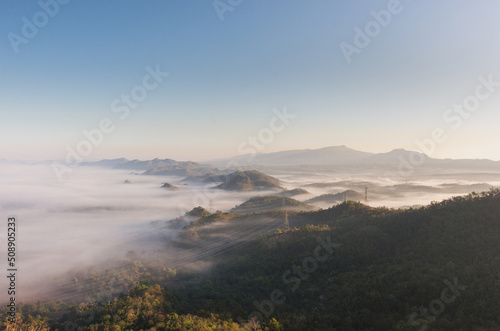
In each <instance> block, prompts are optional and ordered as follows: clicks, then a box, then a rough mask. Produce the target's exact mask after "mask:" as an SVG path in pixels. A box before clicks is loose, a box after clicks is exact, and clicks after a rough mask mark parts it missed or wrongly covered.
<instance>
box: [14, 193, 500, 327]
mask: <svg viewBox="0 0 500 331" xmlns="http://www.w3.org/2000/svg"><path fill="white" fill-rule="evenodd" d="M278 215H279V213H278ZM257 216H258V214H256V215H255V217H257ZM235 219H237V218H235ZM232 221H233V220H231V219H229V220H228V219H225V220H224V222H232ZM289 224H290V228H288V229H286V228H281V229H278V230H277V231H275V232H272V233H267V234H265V235H262V236H260V237H258V238H257V239H255V240H252V241H251V242H247V243H245V244H242V245H239V246H235V247H234V248H232V249H231V250H228V251H226V252H224V253H223V254H220V255H218V256H217V258H214V259H212V262H213V266H212V268H211V269H210V270H209V271H208V272H203V273H194V272H187V271H182V270H179V271H177V272H174V271H173V270H170V271H169V272H168V273H165V275H164V276H163V277H164V278H163V279H162V278H161V277H160V276H157V273H159V272H160V271H159V270H158V268H149V267H148V263H147V261H141V258H140V257H133V258H131V261H130V262H129V263H135V264H137V265H140V268H139V269H136V272H137V273H138V274H139V276H138V277H139V279H140V281H139V283H140V285H138V286H137V287H136V288H135V289H133V290H131V291H129V293H128V294H127V295H122V296H121V297H119V298H117V299H114V300H111V301H110V302H101V303H100V304H99V303H94V304H87V303H85V304H82V305H80V308H79V314H77V313H67V314H66V315H63V314H58V313H57V310H58V309H60V306H57V305H54V304H49V303H39V304H38V305H26V306H24V308H23V309H24V315H25V316H26V315H27V314H32V315H36V314H40V313H41V314H42V315H45V316H47V317H50V320H49V321H46V322H44V323H45V324H46V325H50V326H52V328H53V329H64V325H67V323H69V322H71V323H76V324H75V325H79V326H80V328H81V329H82V330H129V329H130V330H140V329H143V330H163V329H165V328H166V329H169V330H214V329H216V326H219V329H218V330H238V329H245V330H265V329H266V328H267V330H384V331H385V330H424V329H425V327H424V326H426V327H427V329H428V330H498V329H500V313H499V312H500V245H499V238H500V192H499V191H498V190H491V191H489V192H485V193H482V194H470V195H468V196H464V197H455V198H452V199H449V200H445V201H443V202H440V203H432V204H431V205H429V206H427V207H423V208H420V209H409V210H392V209H387V208H371V207H368V206H365V205H363V204H360V203H356V202H350V201H348V202H346V203H342V204H340V205H338V206H335V207H332V208H330V209H326V210H321V211H315V212H304V213H293V214H290V219H289ZM137 270H138V271H137ZM155 277H156V278H155ZM156 283H160V284H161V285H162V287H160V286H154V285H155V284H156ZM44 305H45V306H44ZM47 307H49V308H50V309H49V308H47ZM58 307H59V308H58ZM50 310H52V312H51V311H50ZM82 311H83V313H82ZM85 312H87V314H84V313H85ZM91 313H92V314H91ZM252 313H253V314H252ZM61 316H62V317H63V320H61ZM89 316H92V318H89ZM252 316H257V317H259V318H262V322H259V321H258V320H253V321H251V322H250V323H247V320H248V319H249V317H252ZM41 318H43V317H41ZM25 319H26V318H25ZM38 323H41V322H40V319H38Z"/></svg>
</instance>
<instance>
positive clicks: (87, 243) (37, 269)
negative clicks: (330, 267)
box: [0, 164, 500, 300]
mask: <svg viewBox="0 0 500 331" xmlns="http://www.w3.org/2000/svg"><path fill="white" fill-rule="evenodd" d="M0 173H1V174H2V176H1V178H0V211H1V213H0V215H2V217H3V218H4V222H3V224H5V225H4V226H3V230H2V231H1V233H0V239H1V242H2V244H1V246H2V247H3V249H5V247H6V245H5V240H6V233H7V231H6V219H7V217H9V216H15V217H16V218H17V244H18V253H17V254H18V255H17V258H18V261H17V262H18V265H17V266H18V269H19V271H18V275H19V277H18V284H19V285H18V286H19V288H20V291H19V292H18V298H19V299H20V300H33V299H36V298H39V297H44V295H46V293H50V291H51V287H52V285H53V284H54V283H55V282H56V279H60V277H64V275H66V274H67V273H68V271H70V270H78V269H80V268H85V267H90V266H95V265H105V266H106V265H107V266H110V265H111V264H110V261H118V260H123V259H124V258H125V256H126V254H127V252H129V251H131V250H133V251H136V252H138V253H141V254H144V255H145V256H147V255H148V254H149V253H153V252H156V253H158V252H161V254H164V255H165V256H170V257H171V261H172V263H174V262H175V263H174V265H172V267H174V268H175V267H178V266H179V265H183V266H187V265H189V266H190V267H193V266H194V265H197V266H198V267H200V269H204V268H205V269H206V268H209V267H210V262H209V258H210V257H211V255H212V254H217V253H219V252H220V251H221V250H224V249H230V248H231V247H234V245H237V244H238V243H240V242H243V241H246V240H250V239H254V238H257V237H258V236H259V235H261V233H262V232H263V231H270V230H272V229H274V228H276V227H277V226H279V222H280V220H274V219H268V218H262V219H253V220H252V222H249V223H248V224H246V223H244V222H243V223H241V224H235V225H231V226H233V227H232V228H231V227H226V230H227V231H226V230H225V231H226V232H221V233H216V231H212V232H210V231H208V230H209V229H211V228H212V229H215V228H217V227H218V226H220V224H217V223H215V224H212V225H209V226H204V227H203V228H201V229H200V231H205V233H207V234H208V235H209V236H212V237H214V236H215V237H216V240H214V241H213V242H211V243H207V246H206V247H200V248H198V249H186V250H182V249H180V248H175V249H174V248H169V249H168V250H167V249H166V247H167V244H168V242H169V240H170V239H173V238H176V237H177V236H178V234H179V231H181V229H182V226H183V225H185V224H187V223H184V224H179V225H178V226H177V227H175V226H172V224H171V223H168V222H166V221H169V220H173V219H175V218H177V217H179V216H182V215H184V213H185V212H187V211H189V210H191V209H192V208H194V207H196V206H199V205H201V206H203V207H204V208H206V209H211V210H212V211H215V210H221V211H228V210H230V209H231V208H233V207H235V206H236V205H238V204H241V203H242V202H244V201H246V200H248V199H249V198H251V197H253V196H256V195H266V194H273V193H275V192H242V193H238V192H226V191H223V190H214V189H211V186H214V185H213V184H211V185H201V184H193V183H188V184H185V183H182V182H181V179H182V178H181V177H165V176H162V177H156V176H143V175H140V174H137V173H133V172H131V171H130V170H114V169H108V168H101V167H84V166H81V167H78V168H76V169H75V170H74V172H73V173H71V174H70V175H69V176H67V178H66V180H65V181H64V182H62V183H61V182H59V181H58V180H57V178H56V176H55V175H54V173H53V172H52V169H51V168H50V166H49V165H22V164H0ZM267 174H269V175H271V176H276V177H277V178H279V179H280V180H281V181H282V184H283V186H284V187H286V188H287V189H294V188H304V189H306V190H307V191H308V192H310V193H309V194H304V195H300V196H296V197H294V198H295V199H297V200H300V201H305V200H307V199H310V198H313V197H316V196H319V195H322V194H327V193H339V192H343V191H345V190H348V189H352V190H355V191H357V192H359V193H362V194H364V188H365V187H368V201H366V203H367V204H369V205H371V206H387V207H409V206H415V205H426V204H428V203H430V202H431V201H441V200H443V199H445V198H448V197H451V196H453V195H461V194H467V193H469V192H472V191H473V190H475V191H480V190H487V189H488V188H489V187H491V186H498V185H499V184H500V182H498V181H492V179H493V178H499V177H498V176H493V175H492V174H491V173H488V174H484V175H483V176H482V175H481V174H477V173H475V174H472V175H470V176H468V175H464V174H462V175H460V176H459V175H456V176H455V178H450V176H448V175H443V176H442V177H436V176H428V177H422V178H411V180H408V179H399V180H398V179H394V178H390V177H387V176H378V177H377V176H369V175H366V174H360V175H353V174H350V173H335V174H330V173H311V174H309V173H305V172H303V171H302V172H288V173H285V172H283V171H271V170H270V171H268V172H267ZM125 181H129V182H130V183H125ZM165 182H168V183H170V184H173V185H175V186H176V187H177V188H178V189H177V190H166V189H163V188H161V185H162V183H165ZM362 202H365V201H364V200H362ZM331 205H332V204H328V203H319V204H316V206H318V207H321V208H328V207H331ZM256 225H258V226H260V227H261V230H258V231H256ZM215 237H214V238H215ZM5 253H6V252H5ZM0 286H1V287H2V288H7V287H6V286H7V282H6V280H5V279H4V278H2V280H1V282H0Z"/></svg>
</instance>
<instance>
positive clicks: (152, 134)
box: [0, 0, 500, 160]
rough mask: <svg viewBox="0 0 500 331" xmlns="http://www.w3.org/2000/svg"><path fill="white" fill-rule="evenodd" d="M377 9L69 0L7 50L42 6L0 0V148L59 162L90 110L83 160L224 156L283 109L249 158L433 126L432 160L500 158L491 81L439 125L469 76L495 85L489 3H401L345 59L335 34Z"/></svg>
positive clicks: (390, 145) (496, 55) (403, 136)
mask: <svg viewBox="0 0 500 331" xmlns="http://www.w3.org/2000/svg"><path fill="white" fill-rule="evenodd" d="M53 1H56V0H51V1H49V0H42V1H41V3H51V2H53ZM65 1H67V0H65ZM61 2H62V1H61ZM236 2H237V1H233V2H232V3H233V4H234V3H236ZM221 3H226V4H228V3H231V2H229V1H228V0H221ZM390 3H392V5H393V6H395V4H396V2H394V0H391V1H357V2H350V1H326V0H310V1H297V0H290V1H284V0H280V1H263V0H260V1H250V0H243V1H241V3H240V4H238V5H236V6H234V7H233V8H232V11H226V12H224V14H223V18H224V20H221V19H220V17H219V15H218V13H217V11H216V9H215V7H214V5H213V2H212V1H210V0H203V1H201V0H199V1H195V0H192V1H181V0H176V1H174V0H172V1H130V0H122V1H106V2H104V1H95V0H93V1H82V0H71V1H69V2H67V3H66V4H59V9H58V12H57V13H55V14H54V15H53V17H49V16H48V15H46V17H47V18H48V19H47V22H46V23H45V22H42V21H40V22H41V23H39V24H40V27H38V32H37V34H36V35H35V36H33V37H30V38H26V41H27V43H23V44H19V45H17V48H18V51H17V52H16V51H15V48H16V47H13V44H12V42H11V40H10V39H12V35H13V34H15V35H17V36H19V37H22V38H24V35H23V25H25V21H23V17H25V18H26V19H27V20H28V21H29V22H30V23H33V22H34V19H36V17H38V19H43V14H41V16H40V14H38V16H37V13H39V12H40V11H41V10H43V9H42V7H41V5H40V3H39V2H37V1H27V0H18V1H6V0H1V1H0V5H1V6H2V10H1V11H0V36H1V38H0V59H1V61H0V75H1V77H2V79H1V80H0V107H1V108H0V109H1V113H0V114H1V122H0V123H2V129H1V130H0V139H1V141H2V144H0V158H7V159H62V158H64V157H65V155H66V153H67V150H66V148H67V147H68V146H69V147H70V148H73V149H75V148H76V147H77V145H78V143H79V142H81V141H82V140H85V139H86V138H85V136H84V135H83V134H82V131H83V130H87V131H89V130H93V129H95V128H98V127H99V122H100V121H101V120H102V119H103V118H110V119H111V120H112V121H113V124H114V126H115V130H114V131H113V132H112V133H108V134H103V140H102V143H99V144H97V145H95V146H93V149H92V152H91V153H90V154H89V155H86V156H85V159H89V160H90V159H100V158H111V157H122V156H123V157H127V158H142V159H146V158H154V157H160V158H163V157H170V158H174V159H179V160H187V159H190V160H206V159H213V158H218V157H224V156H233V155H235V154H237V153H238V151H237V150H238V146H239V145H240V144H241V142H242V141H245V140H246V139H247V138H248V137H249V136H257V135H258V133H259V132H260V131H261V130H262V129H265V128H268V126H269V121H270V120H271V119H272V118H273V116H275V115H274V113H273V109H279V110H281V109H283V108H284V107H286V109H287V111H288V112H289V113H292V114H294V115H296V118H294V119H293V120H291V121H290V124H289V125H288V126H287V127H286V129H285V130H283V131H282V132H277V133H276V134H274V139H272V141H270V142H268V143H266V144H264V147H263V148H262V151H263V152H271V151H278V150H284V149H295V148H320V147H325V146H332V145H347V146H349V147H351V148H354V149H359V150H364V151H370V152H386V151H389V150H391V149H394V148H406V149H411V150H418V149H419V147H418V145H417V144H416V143H415V141H416V140H420V141H421V140H424V139H429V138H430V137H431V132H432V131H433V130H434V129H436V128H441V129H443V130H444V131H445V132H446V134H447V137H448V139H447V140H446V141H445V142H442V143H436V148H435V151H434V153H433V155H431V156H433V157H452V158H491V159H496V160H500V149H498V148H497V147H498V142H500V130H498V128H497V127H498V123H500V112H499V111H498V110H499V105H500V87H497V89H498V91H493V92H491V93H490V94H491V95H489V96H488V98H486V99H485V100H481V101H480V104H479V105H478V107H477V109H476V110H475V111H474V112H471V113H470V116H468V117H467V118H463V121H461V123H460V125H459V127H458V128H454V127H453V125H451V123H450V121H448V122H446V121H445V120H444V119H443V114H444V113H445V112H446V110H447V109H448V108H450V107H452V106H453V105H454V104H457V103H462V102H463V101H464V99H465V98H467V97H468V96H471V95H474V93H475V90H476V88H477V86H478V84H480V81H479V79H478V78H479V77H481V76H482V77H484V78H487V77H490V79H491V80H492V81H494V82H497V81H499V82H500V65H499V64H500V63H499V59H500V43H499V42H498V36H499V35H500V21H499V20H498V13H499V12H500V3H499V2H498V1H495V0H484V1H476V2H472V1H463V0H459V1H457V0H445V1H440V2H439V5H437V4H436V2H432V1H430V0H428V1H426V0H420V1H409V0H402V1H400V3H399V5H398V6H397V8H398V13H393V14H391V20H390V22H389V23H388V24H386V26H385V27H384V26H381V25H380V24H379V27H380V31H378V32H377V33H375V35H374V36H373V37H371V38H370V39H371V41H370V43H369V45H368V46H366V47H364V48H359V53H358V54H352V56H351V61H350V63H348V62H347V61H346V58H345V56H344V54H343V52H342V49H341V47H340V45H341V43H343V42H344V43H347V44H350V45H354V46H355V43H354V40H353V38H354V37H355V30H354V29H355V28H356V27H358V28H360V29H361V30H362V31H365V32H366V27H367V24H368V26H369V23H370V22H371V21H374V17H373V15H372V14H371V12H372V11H375V12H380V11H381V10H388V6H390V5H389V4H390ZM229 6H230V5H229ZM34 16H35V17H34ZM9 36H10V37H9ZM9 38H10V39H9ZM157 66H159V68H161V70H162V71H164V72H168V73H169V76H168V77H166V78H165V79H164V80H163V81H162V82H161V83H160V84H159V85H158V87H157V88H155V89H153V90H151V91H148V92H147V97H145V99H144V100H143V101H141V102H140V103H139V104H138V106H137V107H136V108H135V109H130V114H129V116H128V117H127V118H126V119H124V120H120V119H119V118H118V116H117V113H114V112H113V111H112V103H113V101H114V100H115V99H117V98H120V97H121V95H122V94H130V92H131V90H132V89H133V88H135V87H136V86H138V85H142V82H143V78H144V77H145V75H147V74H148V71H147V69H146V68H147V67H150V68H156V67H157ZM483 89H484V88H483Z"/></svg>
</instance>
